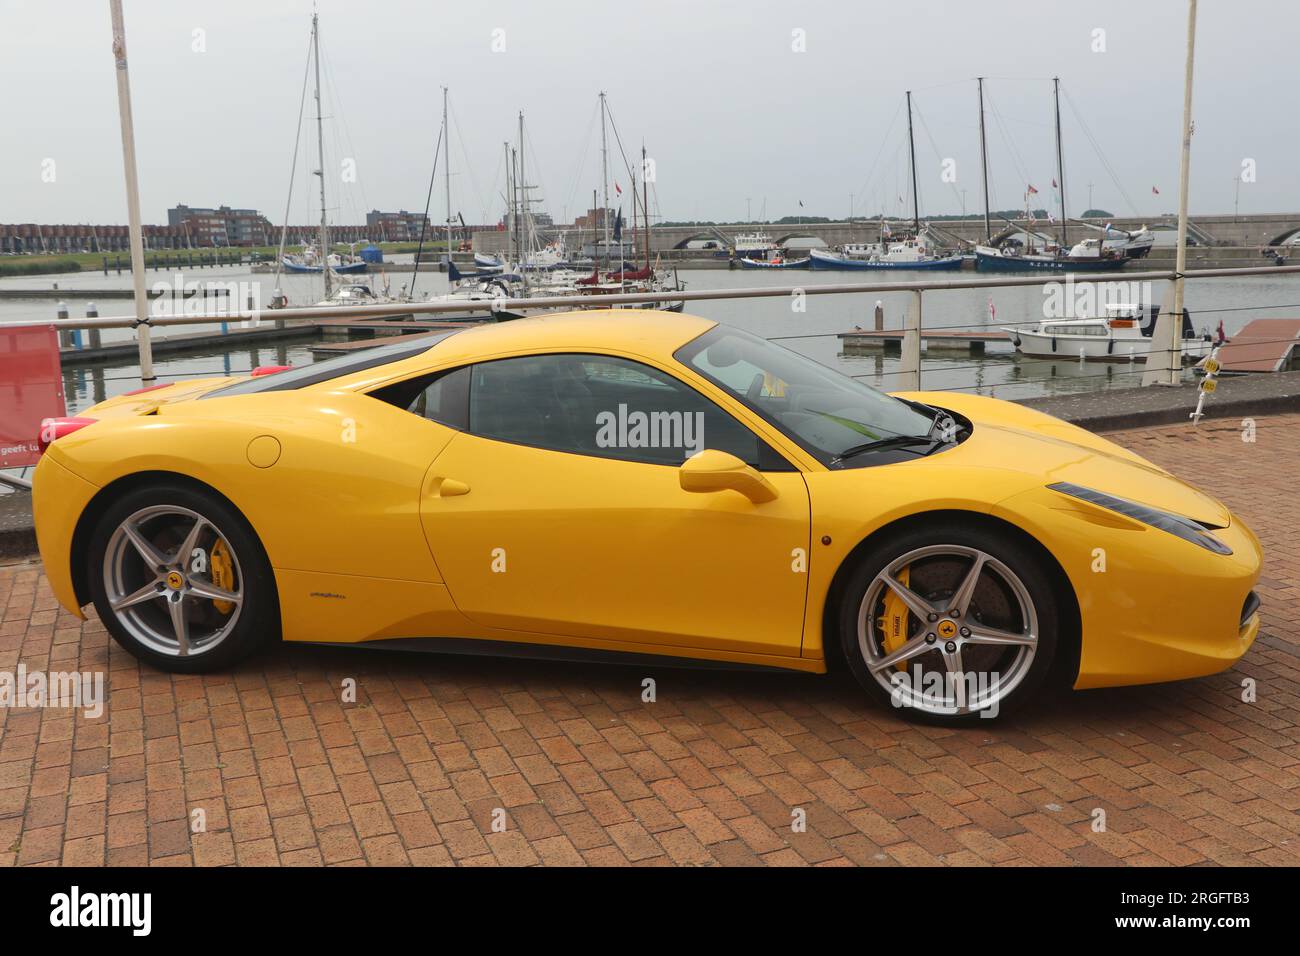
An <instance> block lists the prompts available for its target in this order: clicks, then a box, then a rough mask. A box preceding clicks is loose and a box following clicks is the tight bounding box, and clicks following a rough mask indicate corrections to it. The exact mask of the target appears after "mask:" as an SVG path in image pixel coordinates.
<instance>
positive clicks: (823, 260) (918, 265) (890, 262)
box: [808, 249, 962, 270]
mask: <svg viewBox="0 0 1300 956" xmlns="http://www.w3.org/2000/svg"><path fill="white" fill-rule="evenodd" d="M808 255H809V259H810V260H811V261H810V263H809V264H810V266H811V267H812V268H813V269H840V270H855V269H960V268H961V263H962V257H961V256H959V255H953V256H939V257H930V256H925V257H922V256H918V257H916V258H894V259H890V258H875V259H859V258H855V257H853V256H850V255H845V254H843V253H837V252H828V251H826V250H824V249H813V250H811V251H810V252H809V253H808Z"/></svg>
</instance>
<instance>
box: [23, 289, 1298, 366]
mask: <svg viewBox="0 0 1300 956" xmlns="http://www.w3.org/2000/svg"><path fill="white" fill-rule="evenodd" d="M1290 274H1297V275H1300V265H1294V266H1281V265H1267V266H1252V267H1249V268H1217V269H1189V270H1187V271H1185V272H1184V273H1182V278H1184V279H1186V280H1197V279H1209V278H1223V277H1233V278H1240V277H1247V276H1266V275H1269V276H1271V275H1290ZM1067 277H1068V278H1069V279H1070V280H1071V281H1073V282H1074V283H1075V284H1076V285H1078V284H1081V283H1115V282H1121V281H1122V282H1125V283H1131V282H1159V281H1172V280H1175V279H1177V278H1179V274H1178V273H1176V272H1174V271H1173V270H1167V269H1166V270H1151V271H1142V272H1138V271H1134V272H1127V271H1123V272H1080V273H1051V274H1044V275H1027V276H1011V277H1007V276H1001V277H997V278H992V279H986V278H958V279H941V280H932V281H922V282H834V283H826V284H809V285H797V284H796V285H788V286H763V287H748V288H738V289H697V290H687V289H682V290H677V291H668V292H632V293H616V294H612V295H606V294H601V295H597V294H590V295H583V294H579V295H561V296H546V297H536V298H524V299H515V298H506V297H501V298H497V299H483V300H477V301H465V302H439V301H433V302H394V303H383V304H372V305H357V306H320V305H317V306H306V307H292V308H283V309H233V308H232V309H228V310H222V311H218V312H215V313H214V312H203V313H196V314H187V315H157V316H147V317H146V318H145V319H144V320H143V321H142V320H140V319H138V318H137V317H136V316H134V315H131V316H125V315H123V316H98V317H85V318H59V319H54V320H52V321H49V322H41V323H39V324H41V325H48V326H52V327H54V328H57V329H60V330H63V329H69V330H71V329H89V330H96V329H110V328H137V327H139V326H141V325H144V326H148V327H150V328H159V327H167V326H185V325H210V324H213V323H217V322H226V323H233V322H241V323H249V324H250V325H260V324H261V323H262V322H264V321H267V320H274V321H275V322H276V323H277V324H282V323H285V322H290V321H300V320H308V321H309V320H316V319H339V318H351V319H384V318H398V317H403V316H409V315H429V316H434V317H436V316H437V315H440V314H457V315H463V314H465V313H467V312H468V313H473V312H482V313H485V314H490V313H497V312H512V311H517V310H527V311H533V310H546V309H559V308H566V307H574V308H584V309H591V308H600V307H610V308H617V307H619V306H626V305H644V304H663V303H675V302H703V301H711V300H721V299H755V298H782V297H791V296H795V295H803V296H821V295H859V294H880V293H911V294H912V301H911V306H910V307H909V309H908V311H907V314H906V316H905V318H904V321H903V327H902V330H901V331H902V332H903V335H902V340H901V343H900V364H899V367H898V370H897V372H896V373H894V374H895V375H896V376H898V377H899V378H901V380H902V387H903V388H907V389H912V390H916V389H920V387H921V340H922V337H923V335H924V333H925V331H926V330H925V326H924V322H923V299H924V296H925V294H926V293H939V292H952V291H959V290H970V289H990V290H991V289H1000V288H1016V287H1026V286H1030V287H1032V286H1045V285H1049V284H1052V283H1061V282H1063V281H1065V280H1066V279H1067ZM31 324H33V323H32V322H31V321H30V320H28V321H13V322H4V323H0V330H3V329H4V328H5V327H6V326H17V325H31ZM1009 324H1017V323H1009ZM394 327H395V328H397V326H394ZM943 328H955V327H954V326H945V327H943ZM846 331H847V330H846ZM816 334H824V333H816ZM800 337H802V336H799V335H793V336H783V338H800ZM809 337H812V336H811V335H810V336H809Z"/></svg>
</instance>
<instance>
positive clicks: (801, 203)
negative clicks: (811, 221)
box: [799, 199, 803, 209]
mask: <svg viewBox="0 0 1300 956" xmlns="http://www.w3.org/2000/svg"><path fill="white" fill-rule="evenodd" d="M799 208H800V209H802V208H803V200H802V199H800V200H799Z"/></svg>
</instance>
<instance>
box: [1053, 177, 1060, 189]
mask: <svg viewBox="0 0 1300 956" xmlns="http://www.w3.org/2000/svg"><path fill="white" fill-rule="evenodd" d="M1052 188H1053V189H1057V188H1059V187H1058V186H1057V185H1056V177H1054V176H1053V177H1052Z"/></svg>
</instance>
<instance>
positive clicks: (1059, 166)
mask: <svg viewBox="0 0 1300 956" xmlns="http://www.w3.org/2000/svg"><path fill="white" fill-rule="evenodd" d="M1052 101H1053V102H1054V103H1055V105H1056V188H1057V189H1058V190H1060V193H1061V248H1063V249H1067V250H1068V248H1069V242H1068V239H1067V237H1068V236H1069V232H1068V228H1069V227H1067V226H1066V219H1065V156H1064V154H1063V152H1062V150H1061V78H1060V77H1059V76H1054V77H1052ZM1105 245H1106V238H1105V236H1103V237H1102V239H1101V247H1099V248H1098V250H1097V254H1098V255H1099V256H1100V255H1101V253H1102V252H1104V251H1105V248H1104V247H1105Z"/></svg>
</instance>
